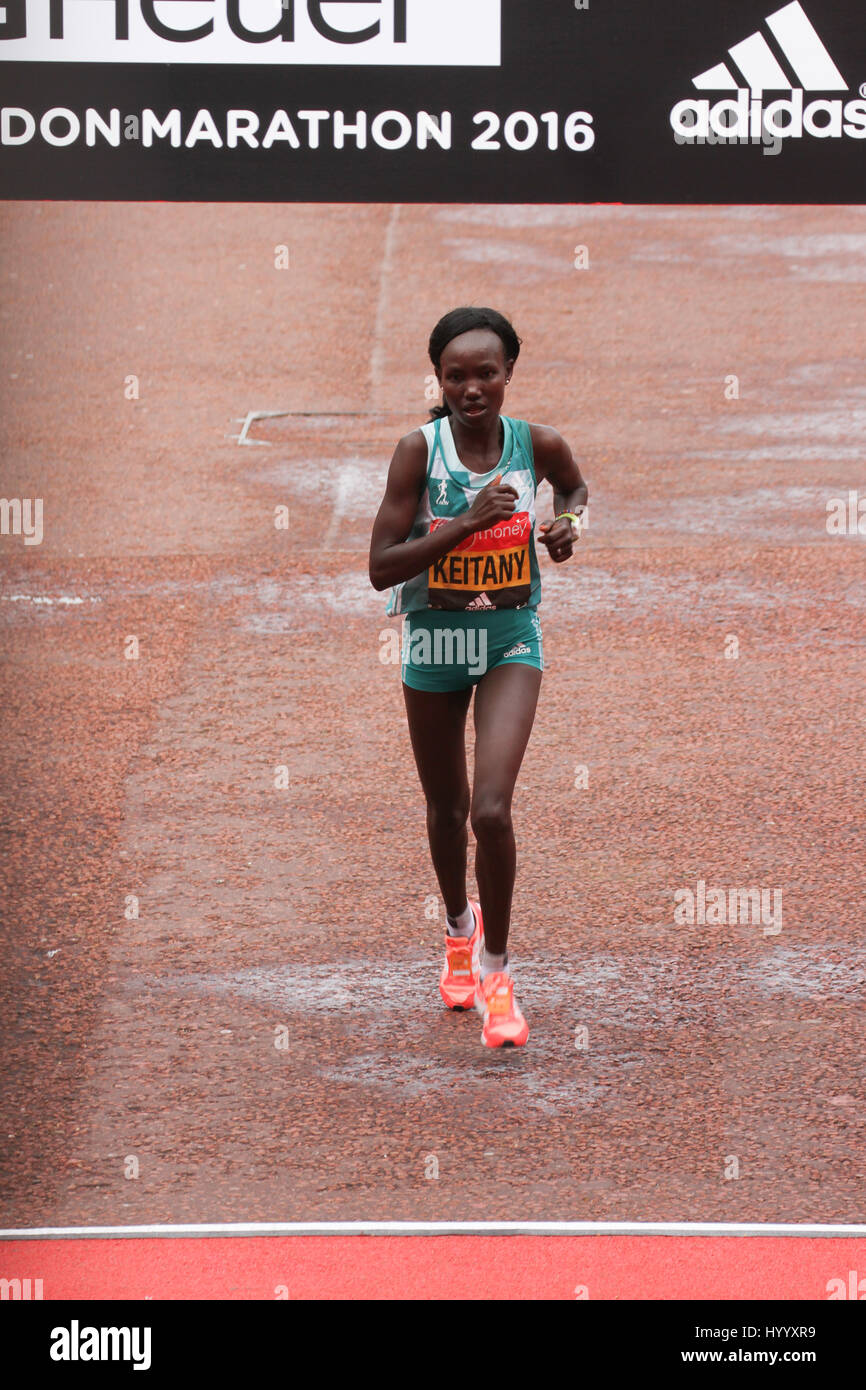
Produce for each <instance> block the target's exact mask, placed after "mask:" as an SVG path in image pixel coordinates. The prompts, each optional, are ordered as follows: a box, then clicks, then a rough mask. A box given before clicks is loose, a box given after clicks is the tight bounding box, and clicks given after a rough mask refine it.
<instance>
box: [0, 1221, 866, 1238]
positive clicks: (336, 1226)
mask: <svg viewBox="0 0 866 1390" xmlns="http://www.w3.org/2000/svg"><path fill="white" fill-rule="evenodd" d="M356 1235H360V1236H450V1235H484V1236H495V1235H540V1236H611V1235H624V1236H809V1237H814V1236H860V1237H861V1238H862V1237H866V1225H841V1224H839V1225H833V1224H830V1225H811V1224H807V1223H805V1222H804V1223H802V1224H776V1223H773V1222H763V1221H753V1222H750V1221H743V1222H737V1221H733V1222H728V1221H234V1222H232V1221H230V1222H225V1223H219V1222H213V1223H205V1224H202V1225H189V1226H184V1225H161V1226H41V1227H32V1228H25V1229H18V1230H8V1231H2V1230H0V1240H80V1239H87V1238H91V1239H92V1238H97V1237H102V1238H110V1239H115V1238H117V1237H129V1236H133V1237H142V1236H148V1237H152V1236H162V1237H173V1236H356Z"/></svg>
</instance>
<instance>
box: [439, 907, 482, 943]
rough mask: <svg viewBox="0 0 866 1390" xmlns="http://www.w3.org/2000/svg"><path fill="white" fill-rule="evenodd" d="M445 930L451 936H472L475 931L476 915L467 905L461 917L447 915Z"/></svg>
mask: <svg viewBox="0 0 866 1390" xmlns="http://www.w3.org/2000/svg"><path fill="white" fill-rule="evenodd" d="M445 929H446V931H447V932H448V935H449V936H472V934H473V932H474V931H475V913H474V912H473V911H472V908H471V907H470V906H469V904H468V903H467V904H466V906H465V908H464V909H463V911H462V912H461V914H460V916H459V917H451V916H449V914H448V913H447V912H446V914H445Z"/></svg>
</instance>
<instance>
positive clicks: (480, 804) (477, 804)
mask: <svg viewBox="0 0 866 1390" xmlns="http://www.w3.org/2000/svg"><path fill="white" fill-rule="evenodd" d="M471 816H472V833H473V835H474V836H475V838H476V840H497V839H501V837H502V836H503V835H508V834H510V833H511V801H510V799H509V798H507V797H505V796H503V795H502V794H501V793H498V792H485V793H484V794H482V795H481V796H476V798H475V801H474V802H473V805H472V812H471Z"/></svg>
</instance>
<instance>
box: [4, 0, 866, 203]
mask: <svg viewBox="0 0 866 1390" xmlns="http://www.w3.org/2000/svg"><path fill="white" fill-rule="evenodd" d="M179 3H180V0H158V3H157V0H7V3H6V5H5V6H2V7H0V61H2V62H3V69H2V92H0V179H2V192H3V196H4V197H5V198H7V199H41V198H52V199H55V198H75V199H82V198H83V199H112V200H118V199H120V200H125V199H130V200H141V199H169V200H207V201H210V200H226V201H241V202H253V201H269V202H270V201H343V202H368V201H373V202H396V201H400V202H494V203H512V202H520V203H526V202H539V203H545V202H547V203H587V202H629V203H693V202H697V203H858V202H863V201H866V179H864V159H866V24H864V17H863V6H862V0H794V3H789V4H781V5H780V4H778V3H777V0H715V3H703V4H701V5H695V4H694V3H693V0H654V3H652V4H647V3H637V0H587V3H586V4H584V5H583V6H581V5H579V4H575V3H574V0H465V3H463V4H462V5H455V4H452V3H451V0H352V5H353V7H354V8H353V9H352V10H351V13H352V14H355V12H357V18H356V19H353V20H352V21H351V22H350V21H349V20H347V18H346V14H347V12H349V6H348V5H346V4H341V5H340V4H336V3H330V2H329V0H294V2H293V0H283V3H282V5H281V6H280V5H277V8H276V9H274V8H273V6H274V3H275V0H244V3H239V0H192V3H190V2H189V0H187V3H185V4H183V5H182V6H181V8H180V9H177V8H175V7H176V6H177V5H178V4H179ZM476 6H477V8H474V7H476ZM191 13H194V14H195V15H197V16H200V20H199V22H198V23H195V22H193V20H191V18H190V14H191ZM254 15H258V16H259V18H258V20H257V21H256V23H255V27H254V20H253V16H254ZM175 16H176V17H175ZM274 16H276V18H274ZM266 19H269V20H270V21H271V22H269V23H268V24H266V23H265V20H266ZM425 26H426V27H425ZM431 26H432V27H431ZM215 52H218V53H219V55H220V61H218V62H214V61H211V59H212V57H213V54H214V53H215ZM34 54H38V56H39V61H33V55H34ZM82 55H84V56H85V57H86V58H87V59H88V61H79V59H80V58H81V56H82ZM165 55H168V57H169V58H170V59H171V61H166V56H165ZM95 58H98V60H96V61H94V59H95ZM129 60H132V61H129Z"/></svg>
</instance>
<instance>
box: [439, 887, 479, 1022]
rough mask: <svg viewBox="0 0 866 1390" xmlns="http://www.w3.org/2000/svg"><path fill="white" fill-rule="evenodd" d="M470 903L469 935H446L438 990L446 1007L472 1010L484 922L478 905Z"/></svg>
mask: <svg viewBox="0 0 866 1390" xmlns="http://www.w3.org/2000/svg"><path fill="white" fill-rule="evenodd" d="M469 906H470V907H471V908H472V914H473V916H474V918H475V931H474V932H473V933H472V935H471V936H447V935H446V937H445V964H444V965H443V967H442V974H441V975H440V977H439V993H440V994H441V995H442V998H443V999H444V1000H445V1003H446V1004H447V1005H448V1007H449V1009H471V1008H472V1005H473V1003H474V1002H475V985H476V982H477V980H478V963H479V961H480V959H481V943H482V941H483V940H484V923H483V921H482V919H481V906H480V904H479V903H470V904H469Z"/></svg>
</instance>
